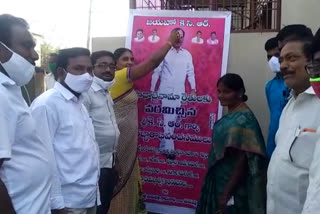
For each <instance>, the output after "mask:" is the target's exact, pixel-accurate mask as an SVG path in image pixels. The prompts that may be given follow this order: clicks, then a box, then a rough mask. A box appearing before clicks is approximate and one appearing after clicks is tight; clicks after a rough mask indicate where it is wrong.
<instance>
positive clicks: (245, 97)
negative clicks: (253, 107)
mask: <svg viewBox="0 0 320 214" xmlns="http://www.w3.org/2000/svg"><path fill="white" fill-rule="evenodd" d="M242 99H243V101H244V102H247V100H248V96H247V95H245V94H244V95H243V97H242Z"/></svg>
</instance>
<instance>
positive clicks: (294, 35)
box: [276, 24, 313, 42]
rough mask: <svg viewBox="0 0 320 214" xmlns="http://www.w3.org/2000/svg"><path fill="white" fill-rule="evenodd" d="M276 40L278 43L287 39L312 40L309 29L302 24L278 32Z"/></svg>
mask: <svg viewBox="0 0 320 214" xmlns="http://www.w3.org/2000/svg"><path fill="white" fill-rule="evenodd" d="M276 38H277V40H278V41H280V42H282V41H286V40H288V39H312V38H313V33H312V30H311V29H310V28H308V27H307V26H305V25H302V24H295V25H287V26H285V27H284V28H282V29H281V30H280V31H279V33H278V35H277V37H276Z"/></svg>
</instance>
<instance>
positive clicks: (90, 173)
mask: <svg viewBox="0 0 320 214" xmlns="http://www.w3.org/2000/svg"><path fill="white" fill-rule="evenodd" d="M56 66H57V68H56V72H55V73H54V75H55V79H56V80H57V82H56V83H55V85H54V87H53V88H52V89H50V90H48V91H46V92H44V93H43V94H42V95H40V96H39V97H38V98H37V99H36V100H35V101H34V102H33V103H32V105H31V111H32V115H33V117H34V118H35V119H36V120H37V124H38V126H39V127H42V128H43V130H42V132H41V136H42V137H43V138H45V139H48V140H49V143H50V144H51V146H52V147H51V148H52V150H53V151H54V155H55V164H56V171H55V174H54V175H55V176H57V177H59V178H60V180H59V182H57V183H55V184H54V189H56V190H57V191H60V192H61V196H60V197H58V198H57V200H56V201H54V203H52V204H51V206H52V207H54V208H56V207H64V209H63V211H64V212H66V213H68V214H78V213H81V214H95V212H96V205H99V203H100V201H99V199H100V197H99V188H98V179H99V148H98V146H97V143H96V142H95V135H94V129H93V125H92V121H91V119H90V118H89V115H88V112H87V110H86V108H85V106H84V105H83V104H82V103H81V102H80V100H79V97H80V95H81V94H82V93H84V92H87V91H88V90H89V88H90V87H91V84H92V81H93V77H92V63H91V59H90V51H89V50H88V49H85V48H70V49H64V50H60V51H59V54H58V57H57V63H56Z"/></svg>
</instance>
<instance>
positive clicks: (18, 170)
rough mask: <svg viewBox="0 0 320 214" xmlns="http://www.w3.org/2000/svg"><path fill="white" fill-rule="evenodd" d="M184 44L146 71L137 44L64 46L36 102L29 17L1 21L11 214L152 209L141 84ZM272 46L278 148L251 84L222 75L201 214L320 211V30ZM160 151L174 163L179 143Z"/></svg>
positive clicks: (287, 34)
mask: <svg viewBox="0 0 320 214" xmlns="http://www.w3.org/2000/svg"><path fill="white" fill-rule="evenodd" d="M183 38H184V32H183V30H182V29H179V28H176V29H173V30H172V32H171V35H170V36H169V38H168V40H167V42H166V43H165V44H164V45H162V46H161V47H160V48H159V49H158V50H156V51H155V52H154V53H153V54H152V55H151V56H150V57H149V58H147V59H146V60H144V61H143V62H141V63H139V64H134V56H133V53H132V51H131V50H129V49H126V48H119V49H117V50H116V51H115V52H114V53H112V52H109V51H97V52H93V53H90V51H89V50H88V49H86V48H68V49H62V50H60V51H59V53H58V54H51V55H50V60H49V68H50V71H51V73H50V74H49V75H47V77H46V82H47V83H48V84H47V91H46V92H44V93H42V94H41V95H40V96H38V97H37V98H36V99H35V100H34V101H33V102H32V104H31V106H28V105H27V103H26V101H25V100H24V98H23V96H22V93H21V87H22V86H24V85H26V84H27V83H28V82H29V81H30V79H31V78H32V76H33V73H34V71H35V61H36V60H38V58H39V56H38V54H37V53H36V52H35V50H34V47H35V45H36V44H35V42H34V39H33V38H32V35H31V33H30V32H29V26H28V24H27V22H26V21H25V20H24V19H22V18H18V17H14V16H12V15H7V14H4V15H0V62H1V64H0V101H1V102H0V125H1V129H0V139H1V142H0V210H1V213H2V214H13V213H16V214H26V213H28V214H49V213H53V214H96V213H97V214H103V213H104V214H106V213H108V212H109V213H111V214H135V213H138V212H143V211H144V207H143V200H142V199H141V186H140V185H141V178H140V173H139V171H140V170H139V164H138V162H137V157H136V155H137V146H138V109H137V100H138V98H137V94H136V92H135V90H134V86H133V83H134V81H136V80H139V79H141V78H144V77H145V76H146V75H148V74H149V73H150V72H152V71H153V70H157V68H159V67H161V65H162V64H163V63H166V56H167V55H168V54H171V52H177V53H178V52H179V51H181V50H182V49H181V45H182V42H183ZM265 50H266V55H267V59H268V63H269V65H270V70H271V71H272V72H274V78H273V79H272V80H270V81H269V82H268V83H267V85H266V88H265V92H266V99H267V101H268V106H269V109H270V126H269V133H268V139H267V143H266V144H265V141H264V138H263V135H262V132H261V129H260V126H259V123H258V121H257V119H256V117H255V115H254V114H253V112H252V111H251V110H250V108H249V106H248V105H247V104H246V101H247V100H248V97H247V95H246V89H245V85H244V81H243V80H242V78H241V77H240V76H239V75H237V74H232V73H228V74H226V75H224V76H222V77H221V78H220V79H219V80H218V82H217V93H218V98H219V101H220V103H221V105H222V106H224V107H226V108H227V113H226V114H225V115H224V116H223V117H222V118H221V119H220V120H218V121H217V122H216V123H215V125H214V129H213V135H212V147H211V150H210V153H209V157H208V165H207V173H206V175H205V178H204V180H203V187H202V190H201V194H200V197H199V201H198V206H197V209H196V213H197V214H264V213H267V214H315V213H318V212H319V210H320V204H319V201H320V146H319V143H320V111H319V110H318V109H320V30H319V31H318V32H317V33H316V34H315V36H314V35H313V33H312V31H311V30H310V29H309V28H308V27H306V26H305V25H288V26H286V27H284V28H283V29H281V30H280V32H279V33H278V35H277V36H276V37H275V38H271V39H269V40H268V41H267V42H266V43H265ZM166 67H170V66H166ZM162 70H164V71H162ZM162 70H161V72H165V69H162ZM159 72H160V70H159V71H158V73H159ZM158 73H157V72H154V73H153V79H155V75H158V76H157V78H159V74H158ZM212 84H215V83H212ZM192 89H194V92H195V87H194V88H192ZM151 90H153V89H151ZM163 90H165V88H164V89H163ZM162 104H163V103H162ZM163 105H165V103H164V104H163ZM176 105H179V104H176ZM168 120H170V118H168ZM164 131H166V130H164ZM168 132H174V130H169V131H168ZM160 148H162V149H163V153H164V154H165V155H166V157H167V158H174V157H172V154H171V153H170V151H172V150H174V143H173V142H170V143H168V142H161V143H160ZM318 154H319V156H318Z"/></svg>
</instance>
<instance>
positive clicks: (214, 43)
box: [207, 38, 219, 45]
mask: <svg viewBox="0 0 320 214" xmlns="http://www.w3.org/2000/svg"><path fill="white" fill-rule="evenodd" d="M207 44H208V45H217V44H219V40H218V39H214V40H212V39H211V38H209V39H208V40H207Z"/></svg>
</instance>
